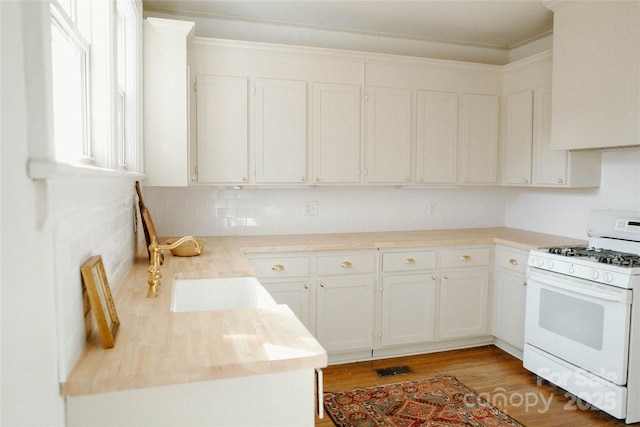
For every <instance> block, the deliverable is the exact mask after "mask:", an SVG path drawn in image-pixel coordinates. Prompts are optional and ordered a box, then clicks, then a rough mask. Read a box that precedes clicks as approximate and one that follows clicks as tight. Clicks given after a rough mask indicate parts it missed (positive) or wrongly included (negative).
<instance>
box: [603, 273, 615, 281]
mask: <svg viewBox="0 0 640 427" xmlns="http://www.w3.org/2000/svg"><path fill="white" fill-rule="evenodd" d="M602 278H603V279H604V281H605V282H607V283H611V282H612V281H613V274H611V273H609V272H608V271H605V272H604V273H603V274H602Z"/></svg>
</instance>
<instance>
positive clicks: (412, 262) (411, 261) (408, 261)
mask: <svg viewBox="0 0 640 427" xmlns="http://www.w3.org/2000/svg"><path fill="white" fill-rule="evenodd" d="M404 262H405V263H407V264H415V263H416V260H415V259H413V258H407V259H405V260H404Z"/></svg>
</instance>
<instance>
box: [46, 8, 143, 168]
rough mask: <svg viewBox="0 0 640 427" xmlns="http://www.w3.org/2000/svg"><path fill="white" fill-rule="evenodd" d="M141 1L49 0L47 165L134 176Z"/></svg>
mask: <svg viewBox="0 0 640 427" xmlns="http://www.w3.org/2000/svg"><path fill="white" fill-rule="evenodd" d="M141 7H142V6H141V2H140V1H139V0H54V1H51V3H50V9H51V71H52V84H53V125H54V126H53V127H54V147H55V149H54V152H55V161H56V162H62V163H71V164H73V163H78V162H80V163H89V164H94V165H96V166H99V167H101V168H107V169H119V170H128V171H138V169H139V166H138V165H139V164H140V161H139V160H138V157H139V156H140V149H139V146H140V144H141V138H140V135H141V129H140V128H141V123H142V121H141V120H140V111H141V110H140V100H141V96H140V95H141V89H140V88H141V83H140V70H141V64H140V61H141V58H140V55H141V40H140V38H141V19H142V18H141V13H140V11H141Z"/></svg>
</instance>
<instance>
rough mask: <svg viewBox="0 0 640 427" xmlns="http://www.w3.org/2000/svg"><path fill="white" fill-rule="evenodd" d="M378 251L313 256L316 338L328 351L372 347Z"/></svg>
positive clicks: (367, 348)
mask: <svg viewBox="0 0 640 427" xmlns="http://www.w3.org/2000/svg"><path fill="white" fill-rule="evenodd" d="M376 258H377V251H347V252H340V253H331V254H327V255H318V257H317V258H316V276H317V279H316V280H317V287H316V299H317V301H316V338H317V340H318V341H319V342H320V344H322V346H323V347H324V348H325V350H327V352H345V351H354V350H371V349H372V348H373V325H374V297H375V294H374V293H375V286H374V285H375V278H376Z"/></svg>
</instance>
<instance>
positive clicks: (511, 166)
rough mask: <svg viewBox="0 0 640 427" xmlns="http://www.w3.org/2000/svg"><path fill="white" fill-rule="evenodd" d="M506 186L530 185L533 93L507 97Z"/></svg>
mask: <svg viewBox="0 0 640 427" xmlns="http://www.w3.org/2000/svg"><path fill="white" fill-rule="evenodd" d="M505 147H506V148H505V151H506V158H505V161H506V165H505V166H506V167H505V182H506V183H507V184H531V181H532V180H531V164H532V154H533V91H532V90H524V91H522V92H517V93H512V94H509V95H507V105H506V124H505Z"/></svg>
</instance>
